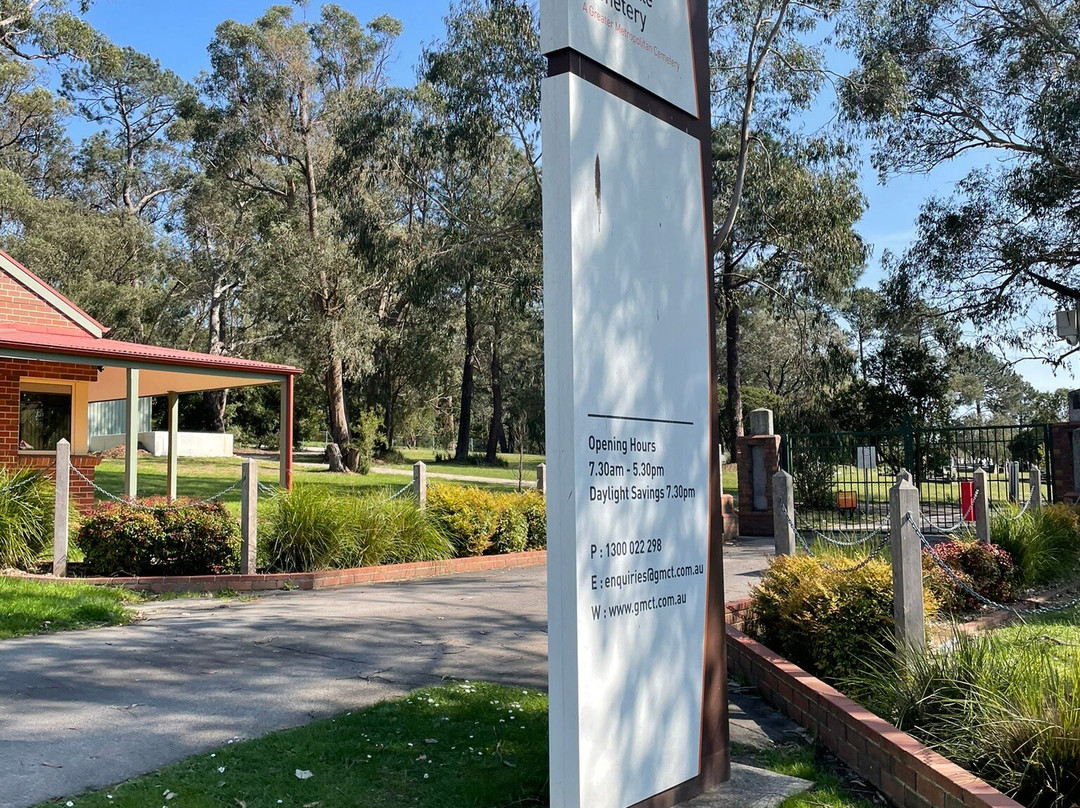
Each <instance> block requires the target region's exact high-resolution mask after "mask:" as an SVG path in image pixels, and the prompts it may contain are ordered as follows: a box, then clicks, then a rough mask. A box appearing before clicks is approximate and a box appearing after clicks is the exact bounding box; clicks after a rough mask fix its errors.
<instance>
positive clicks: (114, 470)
mask: <svg viewBox="0 0 1080 808" xmlns="http://www.w3.org/2000/svg"><path fill="white" fill-rule="evenodd" d="M242 464H243V460H242V458H239V457H230V458H222V459H196V458H181V459H180V461H179V473H178V475H177V482H176V488H177V493H178V494H179V495H180V496H182V497H194V498H196V499H205V498H207V497H211V496H214V495H215V494H217V493H219V492H220V491H222V490H224V489H226V488H228V487H229V486H230V485H232V484H234V483H238V482H239V481H240V468H241V465H242ZM165 466H166V459H165V458H164V457H140V458H139V496H140V497H148V496H164V495H165ZM259 479H260V480H261V481H262V482H264V483H266V484H267V485H277V482H278V470H277V464H276V463H262V464H261V465H260V468H259ZM293 481H294V482H295V483H298V484H300V485H310V486H317V487H321V488H329V489H332V490H334V491H336V492H340V493H342V494H357V493H368V492H375V491H380V490H381V491H386V492H390V493H393V492H394V491H397V490H398V489H399V488H401V487H402V486H403V485H408V484H409V483H411V482H412V473H411V472H410V473H409V474H402V475H401V476H400V477H399V476H397V475H393V476H391V475H388V474H366V475H360V474H332V473H330V472H329V471H321V470H318V469H307V468H295V469H294V470H293ZM94 482H96V483H97V484H98V485H100V486H101V487H102V488H104V489H105V490H106V491H109V492H110V493H113V494H116V495H120V494H121V493H122V492H123V490H124V461H123V460H122V459H121V460H105V461H103V462H102V463H101V465H99V466H98V467H97V471H96V472H95V475H94ZM97 498H98V499H99V500H101V499H104V498H105V497H104V496H103V495H102V494H101V493H98V495H97ZM222 502H224V503H225V505H226V507H228V509H229V510H230V511H231V512H232V513H234V514H236V515H237V516H239V514H240V489H239V488H235V489H233V490H232V491H230V492H229V493H227V494H226V495H225V496H224V497H222ZM262 502H263V503H265V498H263V499H262Z"/></svg>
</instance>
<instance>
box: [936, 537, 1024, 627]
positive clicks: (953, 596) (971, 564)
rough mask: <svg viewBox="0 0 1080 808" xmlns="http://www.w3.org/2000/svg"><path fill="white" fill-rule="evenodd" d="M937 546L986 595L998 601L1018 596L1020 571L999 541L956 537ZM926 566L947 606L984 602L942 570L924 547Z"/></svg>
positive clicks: (962, 577) (966, 580)
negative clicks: (992, 542) (991, 542)
mask: <svg viewBox="0 0 1080 808" xmlns="http://www.w3.org/2000/svg"><path fill="white" fill-rule="evenodd" d="M934 550H935V552H936V553H937V554H938V556H940V558H941V560H942V561H944V562H945V563H946V564H947V565H948V567H949V569H951V570H952V571H953V572H954V573H956V575H957V577H959V578H960V580H962V581H963V582H964V583H965V584H967V585H968V586H970V587H971V588H972V589H974V590H975V591H976V592H978V593H979V594H980V595H982V596H983V597H985V598H989V599H990V600H992V601H994V602H995V603H1005V602H1008V601H1010V600H1015V598H1016V584H1017V574H1016V569H1015V567H1014V566H1013V560H1012V556H1010V555H1009V553H1007V552H1006V551H1005V550H1003V549H1002V548H1000V547H998V546H997V545H996V544H983V543H982V542H980V541H978V540H976V539H956V540H953V541H948V542H945V543H944V544H939V545H938V546H937V547H935V548H934ZM923 570H924V571H925V572H926V573H927V576H926V577H927V582H928V585H929V586H930V588H931V589H932V590H933V592H934V594H935V595H936V596H937V597H938V599H939V600H940V601H941V605H942V607H943V608H944V609H947V610H949V611H955V610H959V609H974V608H976V607H978V606H979V605H980V601H979V600H978V599H977V598H975V597H974V596H973V595H970V594H968V593H967V592H966V591H965V590H964V589H963V588H962V587H961V586H960V585H959V584H957V583H956V582H955V581H954V580H953V579H952V578H950V577H949V576H948V575H947V574H946V573H945V572H943V571H942V569H941V567H940V566H939V565H938V563H937V562H936V561H935V560H934V559H933V558H932V557H931V555H930V553H929V552H928V551H923Z"/></svg>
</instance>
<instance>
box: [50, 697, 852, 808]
mask: <svg viewBox="0 0 1080 808" xmlns="http://www.w3.org/2000/svg"><path fill="white" fill-rule="evenodd" d="M547 753H548V743H547V696H546V695H544V694H542V693H536V692H532V691H524V690H521V689H520V688H508V687H500V686H497V685H491V684H468V683H464V684H454V685H448V686H443V687H434V688H429V689H426V690H420V691H417V692H415V693H413V694H411V695H410V696H407V697H405V698H403V699H399V700H396V701H390V702H384V703H382V704H377V705H375V706H373V707H368V708H366V709H364V710H360V711H357V712H355V713H349V714H346V715H340V716H338V717H337V718H334V719H330V720H328V721H320V722H316V723H314V724H310V725H308V726H306V727H300V728H298V729H291V730H285V731H283V732H275V733H272V734H270V735H267V736H265V737H263V738H258V739H256V740H252V741H246V742H243V743H236V744H230V745H228V746H224V747H221V748H219V749H217V750H215V751H213V752H206V753H203V754H200V755H196V756H194V757H191V758H189V759H187V760H185V761H183V762H181V763H178V764H176V765H173V766H169V767H167V768H165V769H162V770H161V771H158V772H154V773H153V774H149V775H146V776H144V777H140V778H137V779H135V780H132V781H130V782H127V783H123V784H120V785H117V786H112V787H109V788H106V789H103V790H101V791H97V792H94V793H90V794H84V795H81V796H72V797H69V798H67V799H64V800H59V801H53V802H50V803H43V805H57V804H65V803H67V802H71V803H73V804H74V805H75V806H79V808H106V807H107V806H117V807H118V808H147V807H148V806H150V807H151V808H156V806H158V805H168V806H169V808H236V807H237V806H250V808H257V807H259V808H261V807H262V806H265V807H266V808H273V806H277V805H283V806H287V807H288V808H316V806H318V808H332V806H344V805H348V806H352V808H369V807H370V808H398V807H399V806H402V807H403V806H410V808H462V806H469V807H470V808H511V806H513V807H514V808H527V807H528V806H537V807H539V806H546V805H547V804H548V799H547V787H548V783H547V780H548V758H547ZM748 762H752V763H755V764H756V765H764V766H767V767H768V768H772V769H774V770H776V771H783V772H785V773H790V774H795V775H797V776H800V777H805V778H807V779H810V780H813V781H814V782H815V783H818V786H817V787H816V788H815V789H814V790H813V792H811V793H810V794H809V795H806V796H803V797H796V798H792V799H789V800H788V801H787V802H785V803H784V805H783V808H811V806H825V808H868V806H869V803H866V802H864V801H861V800H857V799H854V798H852V797H850V796H849V795H848V794H847V793H846V792H845V791H844V789H843V787H842V785H841V782H840V780H839V778H838V777H836V776H835V775H834V774H832V773H830V772H829V771H828V770H827V769H826V768H824V767H822V766H821V765H819V764H818V762H817V759H816V755H815V753H814V751H813V749H812V748H811V747H805V748H804V747H786V748H784V749H783V750H780V751H778V752H777V753H776V755H771V754H770V755H765V756H761V757H760V759H757V758H755V759H754V760H751V761H748Z"/></svg>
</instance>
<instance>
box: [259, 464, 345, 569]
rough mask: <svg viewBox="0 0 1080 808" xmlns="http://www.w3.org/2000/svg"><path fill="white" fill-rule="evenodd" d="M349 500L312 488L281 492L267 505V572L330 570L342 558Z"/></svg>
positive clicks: (305, 487) (296, 488)
mask: <svg viewBox="0 0 1080 808" xmlns="http://www.w3.org/2000/svg"><path fill="white" fill-rule="evenodd" d="M350 500H351V498H349V497H338V496H334V495H333V494H331V493H329V492H327V491H325V490H323V489H320V488H316V487H314V486H307V485H297V486H294V488H293V490H292V491H280V492H278V493H277V494H276V495H275V496H274V498H273V499H272V500H271V502H270V512H269V514H268V516H267V519H266V529H265V531H260V532H262V533H263V534H264V535H265V537H266V538H265V539H264V540H263V541H262V542H261V543H262V545H263V548H264V553H265V558H266V564H267V569H268V570H269V571H270V572H310V571H314V570H325V569H330V568H331V567H333V565H334V562H335V560H336V559H337V558H339V557H340V556H341V553H342V540H343V537H344V535H345V531H346V530H347V528H348V516H349V514H348V510H349V505H350Z"/></svg>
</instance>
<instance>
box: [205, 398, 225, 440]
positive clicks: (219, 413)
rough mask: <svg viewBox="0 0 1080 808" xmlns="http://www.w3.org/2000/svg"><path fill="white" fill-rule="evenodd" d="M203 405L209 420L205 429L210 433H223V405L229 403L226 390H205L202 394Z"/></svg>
mask: <svg viewBox="0 0 1080 808" xmlns="http://www.w3.org/2000/svg"><path fill="white" fill-rule="evenodd" d="M202 396H203V403H205V404H206V411H207V414H208V416H209V418H210V422H209V424H207V427H208V428H209V430H210V431H211V432H224V431H225V405H226V404H228V403H229V391H228V390H207V391H206V392H204V393H203V394H202Z"/></svg>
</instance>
